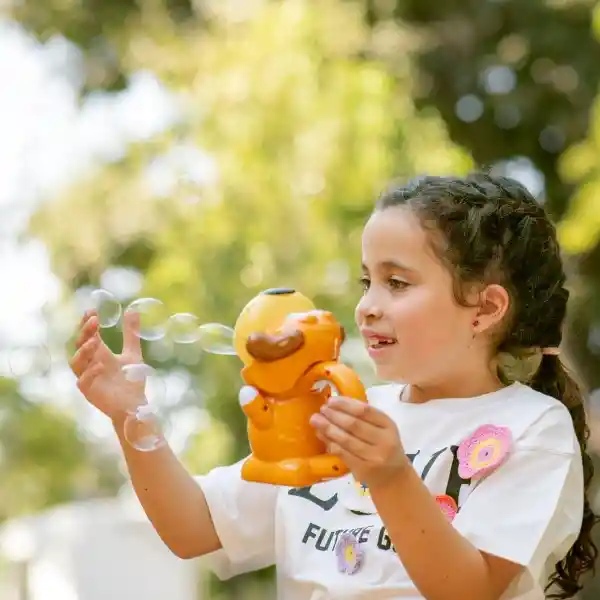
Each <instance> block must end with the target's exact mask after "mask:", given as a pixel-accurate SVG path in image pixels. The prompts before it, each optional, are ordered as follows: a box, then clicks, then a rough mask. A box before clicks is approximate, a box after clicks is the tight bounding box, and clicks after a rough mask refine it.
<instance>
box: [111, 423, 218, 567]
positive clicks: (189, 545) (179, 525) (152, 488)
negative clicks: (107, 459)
mask: <svg viewBox="0 0 600 600" xmlns="http://www.w3.org/2000/svg"><path fill="white" fill-rule="evenodd" d="M124 421H125V416H124V415H122V416H117V417H115V418H113V425H114V427H115V431H116V432H117V435H118V437H119V442H120V443H121V447H122V448H123V454H124V456H125V461H126V463H127V468H128V470H129V474H130V476H131V482H132V484H133V488H134V490H135V493H136V495H137V497H138V499H139V501H140V503H141V504H142V507H143V509H144V512H145V513H146V515H147V516H148V519H150V522H151V523H152V525H153V527H154V529H155V530H156V532H157V533H158V535H159V536H160V538H161V539H162V540H163V542H164V543H165V544H166V545H167V546H168V548H169V549H170V550H171V551H172V552H173V553H174V554H175V555H176V556H178V557H179V558H195V557H198V556H203V555H205V554H209V553H211V552H214V551H215V550H218V549H219V548H221V542H220V540H219V537H218V535H217V533H216V531H215V526H214V524H213V521H212V518H211V514H210V511H209V508H208V504H207V502H206V498H205V497H204V493H203V492H202V489H201V488H200V486H199V485H198V484H197V483H196V481H195V480H194V478H193V477H192V476H191V475H190V474H189V473H188V472H187V471H186V469H185V467H184V466H183V465H182V464H181V463H180V462H179V460H178V459H177V457H176V456H175V455H174V454H173V452H172V451H171V449H170V448H169V447H168V446H164V447H162V448H160V449H159V450H155V451H154V452H139V451H137V450H135V449H134V448H132V447H131V446H130V445H129V444H128V443H127V441H126V440H125V439H124V436H123V424H124Z"/></svg>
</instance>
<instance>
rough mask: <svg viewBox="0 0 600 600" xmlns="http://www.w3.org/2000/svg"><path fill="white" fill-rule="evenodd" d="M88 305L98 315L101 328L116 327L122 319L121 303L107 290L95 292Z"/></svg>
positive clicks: (91, 295)
mask: <svg viewBox="0 0 600 600" xmlns="http://www.w3.org/2000/svg"><path fill="white" fill-rule="evenodd" d="M86 304H87V305H88V306H87V308H88V309H90V310H94V311H95V312H96V313H97V314H98V324H99V325H100V327H114V326H115V325H116V324H117V323H118V322H119V319H120V318H121V312H122V308H121V303H120V302H119V301H118V300H117V299H116V298H115V297H114V296H113V295H112V294H111V293H110V292H108V291H107V290H103V289H98V290H94V291H93V292H92V293H91V294H90V297H89V299H88V301H87V303H86Z"/></svg>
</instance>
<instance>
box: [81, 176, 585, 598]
mask: <svg viewBox="0 0 600 600" xmlns="http://www.w3.org/2000/svg"><path fill="white" fill-rule="evenodd" d="M362 262H363V277H362V284H363V287H364V293H363V295H362V298H361V299H360V302H359V304H358V307H357V309H356V320H357V324H358V326H359V328H360V331H361V333H362V336H363V337H364V340H365V344H366V345H367V347H368V351H369V354H370V355H371V357H372V359H373V361H374V363H375V366H376V368H377V371H378V375H379V376H380V377H381V378H382V379H383V380H385V381H388V382H390V383H388V384H386V385H381V386H376V387H374V388H372V389H370V390H369V404H368V405H364V404H362V403H360V402H357V401H353V400H352V399H351V398H339V397H338V398H336V397H333V398H332V399H331V400H330V402H329V403H328V405H327V406H326V407H324V409H323V410H322V412H321V413H320V414H317V415H314V416H313V419H312V424H313V426H314V427H315V428H316V429H317V432H318V434H319V435H320V436H321V437H322V439H323V440H324V441H325V442H326V443H327V444H328V447H329V450H330V451H331V452H332V453H335V454H337V455H339V456H340V457H342V458H343V459H344V460H345V461H346V463H347V465H348V466H349V467H350V469H351V472H352V475H351V476H350V475H349V476H346V477H342V478H339V479H336V480H332V481H327V482H324V483H321V484H318V485H314V486H311V487H308V488H301V489H290V488H278V487H276V486H268V485H261V484H253V483H248V482H244V481H242V480H241V478H240V464H235V465H232V466H229V467H222V468H217V469H215V470H213V471H212V472H211V473H209V474H208V475H206V476H204V477H200V478H197V479H196V480H195V479H194V478H192V477H191V476H190V475H188V473H187V472H186V471H185V470H184V468H183V467H182V466H181V464H180V463H179V462H178V460H177V459H176V458H175V456H174V455H173V454H172V452H171V451H170V450H169V449H168V447H163V448H161V449H160V450H157V451H155V452H152V453H140V452H136V451H135V450H132V449H131V448H129V447H128V445H127V444H126V443H125V442H123V440H122V437H121V443H122V446H123V450H124V453H125V457H126V460H127V463H128V467H129V472H130V474H131V478H132V482H133V485H134V487H135V490H136V493H137V495H138V497H139V499H140V501H141V503H142V505H143V507H144V509H145V511H146V513H147V515H148V517H149V518H150V520H151V522H152V523H153V525H154V527H155V529H156V531H157V532H158V534H159V535H160V536H161V538H162V539H163V540H164V542H165V543H166V544H167V545H168V546H169V548H171V550H172V551H173V552H174V553H175V554H177V555H178V556H180V557H182V558H190V557H197V556H203V555H209V554H210V555H211V558H212V559H213V560H212V562H213V565H214V569H215V570H216V572H217V574H218V575H219V576H220V577H222V578H226V577H231V576H233V575H235V574H238V573H241V572H244V571H248V570H252V569H258V568H262V567H266V566H268V565H272V564H275V565H276V566H277V577H278V589H279V597H280V598H281V599H282V600H333V599H342V598H343V599H363V598H364V599H366V598H369V599H375V598H405V599H411V600H417V599H427V600H498V599H499V598H500V597H502V598H504V599H519V600H538V599H542V598H544V590H545V588H546V587H547V586H548V584H550V585H551V591H552V592H554V593H555V594H557V595H556V596H554V597H557V598H570V597H573V596H574V595H575V594H576V592H577V591H578V590H579V589H580V585H579V580H580V577H581V575H582V574H583V573H584V572H586V571H588V570H590V569H591V568H592V567H593V565H594V562H595V559H596V554H597V552H596V548H595V546H594V545H593V543H592V541H591V539H590V531H591V529H592V526H593V525H594V523H595V520H596V518H595V516H594V514H593V513H592V511H591V509H590V505H589V502H588V499H587V497H586V492H587V489H588V486H589V483H590V479H591V477H592V465H591V461H590V458H589V457H588V455H587V454H586V439H587V427H586V423H585V415H584V409H583V404H582V397H581V394H580V391H579V388H578V387H577V385H576V384H575V383H574V382H573V380H572V379H571V378H570V377H569V375H568V374H567V372H566V371H565V369H564V367H563V365H562V363H561V361H560V358H559V346H560V343H561V329H562V325H563V321H564V318H565V310H566V305H567V299H568V292H567V290H566V289H565V287H564V286H565V275H564V272H563V266H562V263H561V259H560V255H559V248H558V245H557V241H556V234H555V230H554V227H553V226H552V224H551V222H550V221H549V220H548V218H547V216H546V214H545V213H544V211H543V209H542V208H541V207H540V206H538V204H537V203H536V202H535V200H534V199H533V198H532V197H531V196H530V194H529V193H528V192H527V190H526V189H524V188H523V187H522V186H521V185H519V184H518V183H516V182H515V181H512V180H510V179H508V178H504V177H492V176H489V175H482V174H474V175H471V176H469V177H467V178H462V179H460V178H449V177H426V178H424V179H420V180H417V181H415V182H413V183H411V184H409V185H408V186H404V187H392V188H391V189H390V190H388V191H386V192H385V193H384V194H383V195H382V197H381V198H380V199H379V202H378V204H377V207H376V209H375V211H374V212H373V214H372V216H371V217H370V219H369V221H368V222H367V224H366V227H365V230H364V234H363V240H362ZM135 328H136V324H135V322H134V320H133V317H131V316H128V319H127V321H126V323H125V328H124V351H123V354H122V355H120V356H118V357H116V356H114V355H113V354H112V353H111V352H110V351H109V350H108V348H107V347H106V346H105V345H104V344H103V343H102V341H101V339H100V337H99V334H98V321H97V318H96V316H94V315H86V316H85V317H84V319H83V324H82V331H81V334H80V337H79V340H78V344H77V345H78V351H77V352H76V354H75V356H74V357H73V360H72V363H71V364H72V368H73V371H74V372H75V374H76V375H77V377H78V386H79V389H80V390H81V391H82V392H83V394H84V395H85V396H86V397H87V399H88V400H89V401H90V402H91V403H92V404H94V405H95V406H96V407H98V408H99V409H100V410H101V411H103V412H104V413H105V414H106V415H108V416H109V417H110V418H111V419H112V420H113V422H114V424H115V429H116V431H117V434H118V435H119V436H122V434H121V432H122V429H123V420H124V417H125V415H126V413H127V411H128V410H130V409H132V408H135V407H136V406H137V405H139V404H140V403H141V402H143V398H140V393H139V390H132V389H131V388H130V387H129V386H130V385H131V384H127V382H125V381H124V380H123V377H122V376H121V373H120V365H122V364H124V363H131V362H139V361H141V360H142V357H141V351H140V344H139V339H138V337H137V336H136V335H135ZM401 382H402V383H401Z"/></svg>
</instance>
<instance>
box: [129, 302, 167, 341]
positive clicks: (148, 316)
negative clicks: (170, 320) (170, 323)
mask: <svg viewBox="0 0 600 600" xmlns="http://www.w3.org/2000/svg"><path fill="white" fill-rule="evenodd" d="M126 312H135V313H137V314H138V315H139V317H140V323H139V330H138V336H139V337H140V338H141V339H143V340H146V341H156V340H160V339H162V338H163V337H164V336H165V333H166V325H167V315H166V312H165V306H164V304H163V303H162V302H161V301H160V300H157V299H156V298H139V299H138V300H134V301H133V302H132V303H131V304H130V305H129V306H128V307H127V308H126Z"/></svg>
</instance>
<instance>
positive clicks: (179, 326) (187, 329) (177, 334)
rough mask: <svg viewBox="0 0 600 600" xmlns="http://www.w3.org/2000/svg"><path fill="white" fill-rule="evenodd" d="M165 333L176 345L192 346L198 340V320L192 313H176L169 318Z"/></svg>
mask: <svg viewBox="0 0 600 600" xmlns="http://www.w3.org/2000/svg"><path fill="white" fill-rule="evenodd" d="M167 332H168V336H169V338H170V339H171V340H173V342H175V343H176V344H193V343H195V342H197V341H198V340H199V339H200V335H201V333H200V320H199V319H198V317H197V316H196V315H193V314H192V313H176V314H174V315H171V316H170V317H169V320H168V322H167Z"/></svg>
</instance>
